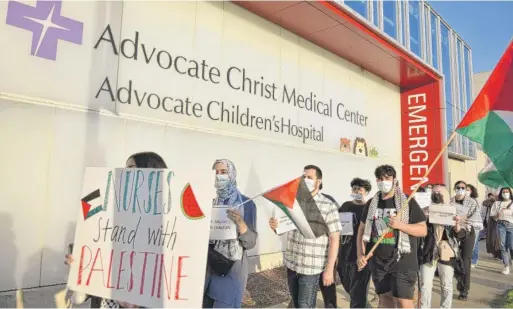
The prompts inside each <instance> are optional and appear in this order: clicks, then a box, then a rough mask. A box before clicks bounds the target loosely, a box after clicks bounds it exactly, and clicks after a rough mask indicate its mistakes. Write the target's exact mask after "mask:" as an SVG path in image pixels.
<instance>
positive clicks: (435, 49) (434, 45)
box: [431, 12, 440, 70]
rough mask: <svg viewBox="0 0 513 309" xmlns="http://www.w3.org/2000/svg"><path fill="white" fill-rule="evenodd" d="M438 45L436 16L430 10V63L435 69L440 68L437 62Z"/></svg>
mask: <svg viewBox="0 0 513 309" xmlns="http://www.w3.org/2000/svg"><path fill="white" fill-rule="evenodd" d="M438 46H439V40H438V17H436V15H435V14H433V12H431V64H432V65H433V67H435V68H436V69H437V70H439V69H440V65H439V63H438Z"/></svg>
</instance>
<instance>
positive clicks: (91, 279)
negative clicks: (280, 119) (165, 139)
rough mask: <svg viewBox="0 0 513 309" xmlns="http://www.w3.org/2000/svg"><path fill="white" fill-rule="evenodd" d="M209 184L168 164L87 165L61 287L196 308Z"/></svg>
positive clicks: (199, 299)
mask: <svg viewBox="0 0 513 309" xmlns="http://www.w3.org/2000/svg"><path fill="white" fill-rule="evenodd" d="M210 187H213V181H210V179H205V183H201V181H200V183H199V184H198V185H195V184H194V183H192V184H191V183H189V179H187V174H186V173H183V174H182V173H180V174H179V173H175V172H173V171H171V170H164V169H108V168H87V169H86V172H85V175H84V182H83V187H82V193H83V194H82V197H83V198H82V200H81V202H79V203H78V205H80V211H79V212H80V214H79V218H78V220H77V229H76V235H75V243H74V248H73V257H74V262H73V263H72V264H71V268H70V273H69V278H68V287H69V288H70V289H71V290H74V291H79V292H83V293H87V294H90V295H94V296H99V297H103V298H108V299H114V300H119V301H123V302H127V303H131V304H134V305H139V306H145V307H150V308H162V307H169V308H177V307H180V308H199V307H201V305H202V300H203V285H204V280H205V270H206V261H207V249H208V240H209V227H210V209H211V201H212V195H211V194H212V191H211V190H207V189H206V188H210ZM77 202H78V201H77ZM200 205H201V206H200Z"/></svg>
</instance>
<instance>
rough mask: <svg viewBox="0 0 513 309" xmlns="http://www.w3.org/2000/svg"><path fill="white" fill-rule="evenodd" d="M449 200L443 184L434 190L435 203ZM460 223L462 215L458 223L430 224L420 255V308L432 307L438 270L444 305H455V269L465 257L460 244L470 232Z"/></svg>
mask: <svg viewBox="0 0 513 309" xmlns="http://www.w3.org/2000/svg"><path fill="white" fill-rule="evenodd" d="M448 200H449V192H448V191H447V189H445V188H443V187H440V186H438V187H435V188H434V189H433V192H432V195H431V202H432V204H433V205H440V206H441V205H445V203H446V201H448ZM427 208H428V207H427ZM428 209H429V208H428ZM428 218H429V214H428ZM428 220H429V219H428ZM460 223H461V220H460V218H458V217H456V218H455V225H454V226H446V225H440V224H434V223H430V222H429V223H428V234H427V235H426V237H424V238H423V239H422V246H420V247H421V248H422V249H421V250H420V251H421V252H420V254H419V264H420V265H421V266H420V280H419V286H420V295H421V300H420V308H432V306H431V298H432V297H431V296H432V291H433V279H434V276H435V271H436V270H438V274H439V277H440V288H441V291H440V292H441V293H440V296H441V297H440V308H451V307H452V295H453V287H452V282H453V278H454V269H455V268H456V267H457V264H458V262H459V260H460V259H461V256H460V252H459V245H458V243H459V242H460V241H462V240H463V239H465V236H466V234H467V231H466V229H464V228H461V225H460Z"/></svg>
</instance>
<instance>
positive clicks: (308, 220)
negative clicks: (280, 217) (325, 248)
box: [263, 177, 328, 238]
mask: <svg viewBox="0 0 513 309" xmlns="http://www.w3.org/2000/svg"><path fill="white" fill-rule="evenodd" d="M319 194H320V193H319ZM263 196H264V197H265V198H266V199H268V200H269V201H271V202H273V203H274V204H275V205H276V206H278V207H279V208H280V209H281V210H283V212H284V213H285V214H286V215H287V216H288V217H289V219H290V220H291V221H292V222H293V223H294V225H295V226H296V227H297V229H298V230H299V231H300V232H301V234H303V236H304V237H305V238H317V237H320V236H322V235H327V234H328V227H327V226H326V222H325V221H324V218H323V217H322V215H321V211H320V210H319V208H318V207H317V204H316V203H315V200H314V199H313V197H312V193H310V191H309V190H308V188H307V186H306V183H305V180H304V179H303V177H299V178H296V179H294V180H292V181H290V182H288V183H286V184H284V185H282V186H279V187H278V188H275V189H272V190H271V191H268V192H266V193H264V194H263Z"/></svg>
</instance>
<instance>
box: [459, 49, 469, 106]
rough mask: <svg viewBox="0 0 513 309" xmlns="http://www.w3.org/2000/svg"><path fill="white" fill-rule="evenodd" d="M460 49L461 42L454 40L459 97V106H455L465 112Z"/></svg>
mask: <svg viewBox="0 0 513 309" xmlns="http://www.w3.org/2000/svg"><path fill="white" fill-rule="evenodd" d="M462 49H463V42H461V40H459V39H457V40H456V70H457V72H458V75H456V76H457V78H458V83H457V84H458V97H459V104H458V105H457V106H458V108H459V109H461V110H462V111H466V110H467V101H466V98H465V91H464V88H465V79H464V77H463V71H464V70H463V65H462V64H463V63H464V62H463V55H462Z"/></svg>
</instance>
